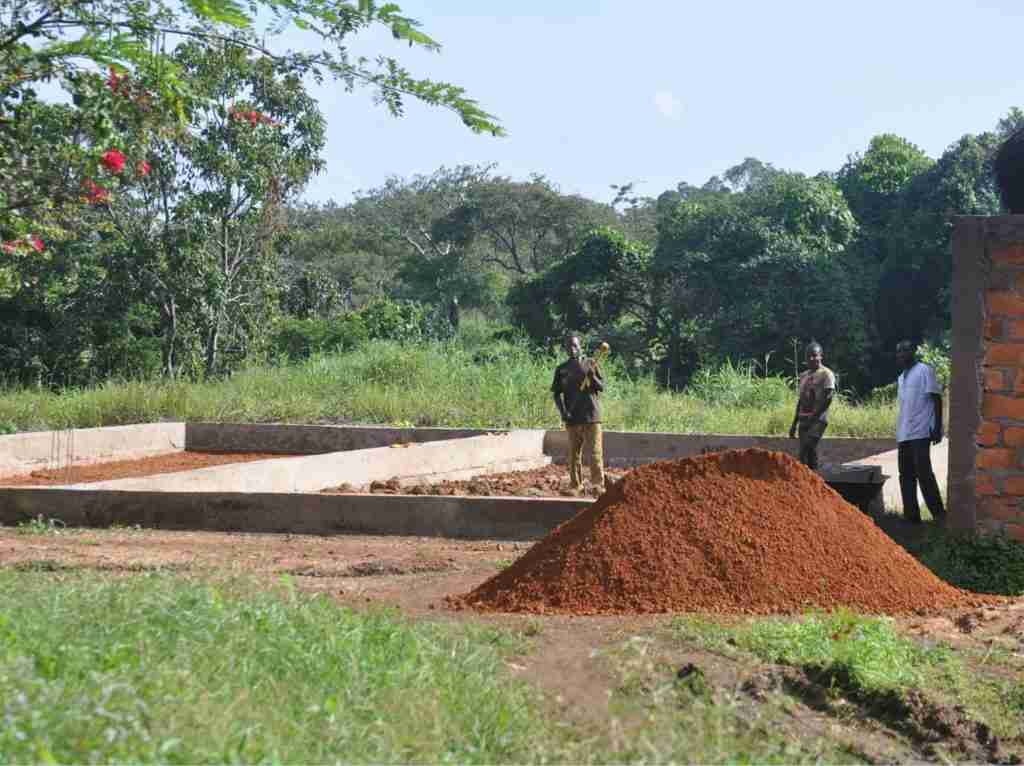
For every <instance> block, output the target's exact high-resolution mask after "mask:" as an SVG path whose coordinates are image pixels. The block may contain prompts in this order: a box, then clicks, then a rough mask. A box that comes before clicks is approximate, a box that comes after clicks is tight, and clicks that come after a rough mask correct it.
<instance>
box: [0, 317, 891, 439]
mask: <svg viewBox="0 0 1024 766" xmlns="http://www.w3.org/2000/svg"><path fill="white" fill-rule="evenodd" d="M560 361H561V359H559V358H556V357H554V356H546V355H538V354H536V353H531V351H530V350H529V348H528V347H526V346H525V345H515V344H511V343H507V342H499V343H491V342H489V341H487V340H486V338H485V337H483V334H482V333H479V332H478V333H475V334H474V332H473V329H472V328H471V329H469V330H467V331H466V332H465V334H464V336H463V337H462V338H460V340H459V341H458V342H450V343H423V344H416V345H405V346H402V345H398V344H395V343H388V342H373V343H370V344H368V345H366V346H364V347H362V348H359V349H357V350H355V351H352V352H349V353H346V354H339V355H332V356H320V357H314V358H312V359H309V360H307V361H305V362H303V363H300V364H295V365H285V366H277V367H273V366H267V367H259V368H251V369H246V370H242V371H240V372H237V373H235V374H234V375H232V376H231V377H229V378H227V379H224V380H217V381H210V382H198V383H192V382H159V381H157V382H124V383H114V382H110V383H106V384H103V385H100V386H97V387H94V388H89V389H82V390H65V391H61V392H51V391H47V390H38V389H19V390H10V389H9V390H6V391H3V392H2V393H0V429H2V428H6V430H8V431H13V430H18V431H26V430H47V429H52V428H70V427H78V428H88V427H96V426H110V425H122V424H128V423H142V422H154V421H160V420H191V421H220V422H228V421H231V422H268V421H274V422H299V423H314V422H325V421H326V422H350V423H367V424H381V425H410V426H462V427H480V428H509V427H523V428H542V427H557V426H558V418H557V414H556V411H555V408H554V405H553V403H552V401H551V396H550V393H549V388H550V385H551V377H552V373H553V370H554V367H555V366H556V365H557V364H558V363H559V362H560ZM606 377H607V379H608V380H607V392H606V394H605V396H604V397H603V402H604V422H605V424H606V425H605V427H606V428H608V429H618V430H629V431H666V432H677V433H721V434H785V433H786V432H787V431H788V429H789V425H790V423H791V422H792V418H793V409H794V406H795V403H796V400H795V393H794V391H793V390H792V388H791V387H790V386H789V385H788V384H787V382H786V381H784V380H782V379H781V378H759V377H756V376H753V375H751V374H750V373H749V370H747V369H745V368H742V367H733V366H731V365H726V366H724V367H722V368H719V369H716V370H707V371H703V372H702V373H701V374H699V375H698V376H696V377H695V379H694V382H693V385H692V386H691V387H690V388H689V389H688V390H687V391H684V392H682V393H672V392H668V391H665V390H663V389H660V388H659V387H658V386H657V385H656V384H655V383H654V381H653V380H651V379H650V378H639V379H631V378H630V377H629V376H627V375H626V374H625V372H624V371H623V370H622V369H621V368H619V367H616V366H615V364H614V362H613V363H612V364H609V365H607V369H606ZM895 416H896V412H895V407H894V405H892V404H886V403H879V404H871V405H854V404H851V403H849V402H848V401H847V400H846V399H844V398H842V397H840V398H839V400H838V401H836V403H835V404H834V405H833V407H832V413H831V423H830V426H829V435H830V436H862V437H869V436H881V437H884V436H889V435H891V434H892V431H893V427H894V423H895Z"/></svg>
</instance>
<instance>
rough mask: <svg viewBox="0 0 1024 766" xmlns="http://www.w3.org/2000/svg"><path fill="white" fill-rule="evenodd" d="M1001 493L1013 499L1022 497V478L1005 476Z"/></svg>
mask: <svg viewBox="0 0 1024 766" xmlns="http://www.w3.org/2000/svg"><path fill="white" fill-rule="evenodd" d="M1003 492H1004V493H1005V494H1007V495H1012V496H1013V497H1020V496H1021V495H1024V476H1007V477H1006V479H1005V480H1004V481H1003Z"/></svg>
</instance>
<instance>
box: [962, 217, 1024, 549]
mask: <svg viewBox="0 0 1024 766" xmlns="http://www.w3.org/2000/svg"><path fill="white" fill-rule="evenodd" d="M952 299H953V300H952V304H953V359H952V380H951V384H950V390H951V399H950V417H949V420H950V423H949V439H950V444H949V480H948V485H949V510H950V525H951V526H952V527H953V528H955V529H960V530H964V531H968V530H975V529H976V530H978V531H979V532H996V531H1002V532H1005V533H1006V534H1008V535H1010V536H1012V537H1015V538H1017V539H1020V540H1024V215H1017V216H993V217H987V216H961V217H957V218H956V219H955V221H954V229H953V295H952Z"/></svg>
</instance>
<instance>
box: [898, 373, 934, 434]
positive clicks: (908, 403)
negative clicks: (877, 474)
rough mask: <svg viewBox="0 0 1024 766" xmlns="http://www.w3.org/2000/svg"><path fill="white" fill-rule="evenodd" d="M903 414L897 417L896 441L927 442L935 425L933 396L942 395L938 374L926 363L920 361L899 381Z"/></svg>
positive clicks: (900, 412) (901, 411) (903, 374)
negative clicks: (918, 440)
mask: <svg viewBox="0 0 1024 766" xmlns="http://www.w3.org/2000/svg"><path fill="white" fill-rule="evenodd" d="M896 388H897V390H898V391H899V395H898V398H899V402H900V411H899V415H897V416H896V441H898V442H906V441H910V440H911V439H927V438H929V437H930V436H931V435H932V428H933V427H934V426H935V405H934V404H933V403H932V397H931V395H932V394H939V395H940V396H941V395H942V389H941V388H939V381H938V380H936V378H935V372H934V371H933V370H932V368H931V367H929V366H928V365H927V364H925V363H924V362H917V363H915V364H914V366H913V367H911V368H910V369H909V370H905V371H904V372H903V373H901V374H900V376H899V378H897V380H896Z"/></svg>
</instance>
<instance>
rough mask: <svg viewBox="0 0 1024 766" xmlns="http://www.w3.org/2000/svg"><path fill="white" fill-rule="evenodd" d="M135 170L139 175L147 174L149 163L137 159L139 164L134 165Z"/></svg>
mask: <svg viewBox="0 0 1024 766" xmlns="http://www.w3.org/2000/svg"><path fill="white" fill-rule="evenodd" d="M135 170H136V172H137V173H138V174H139V175H140V176H148V175H149V163H148V162H146V161H145V160H139V164H138V165H136V166H135Z"/></svg>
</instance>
